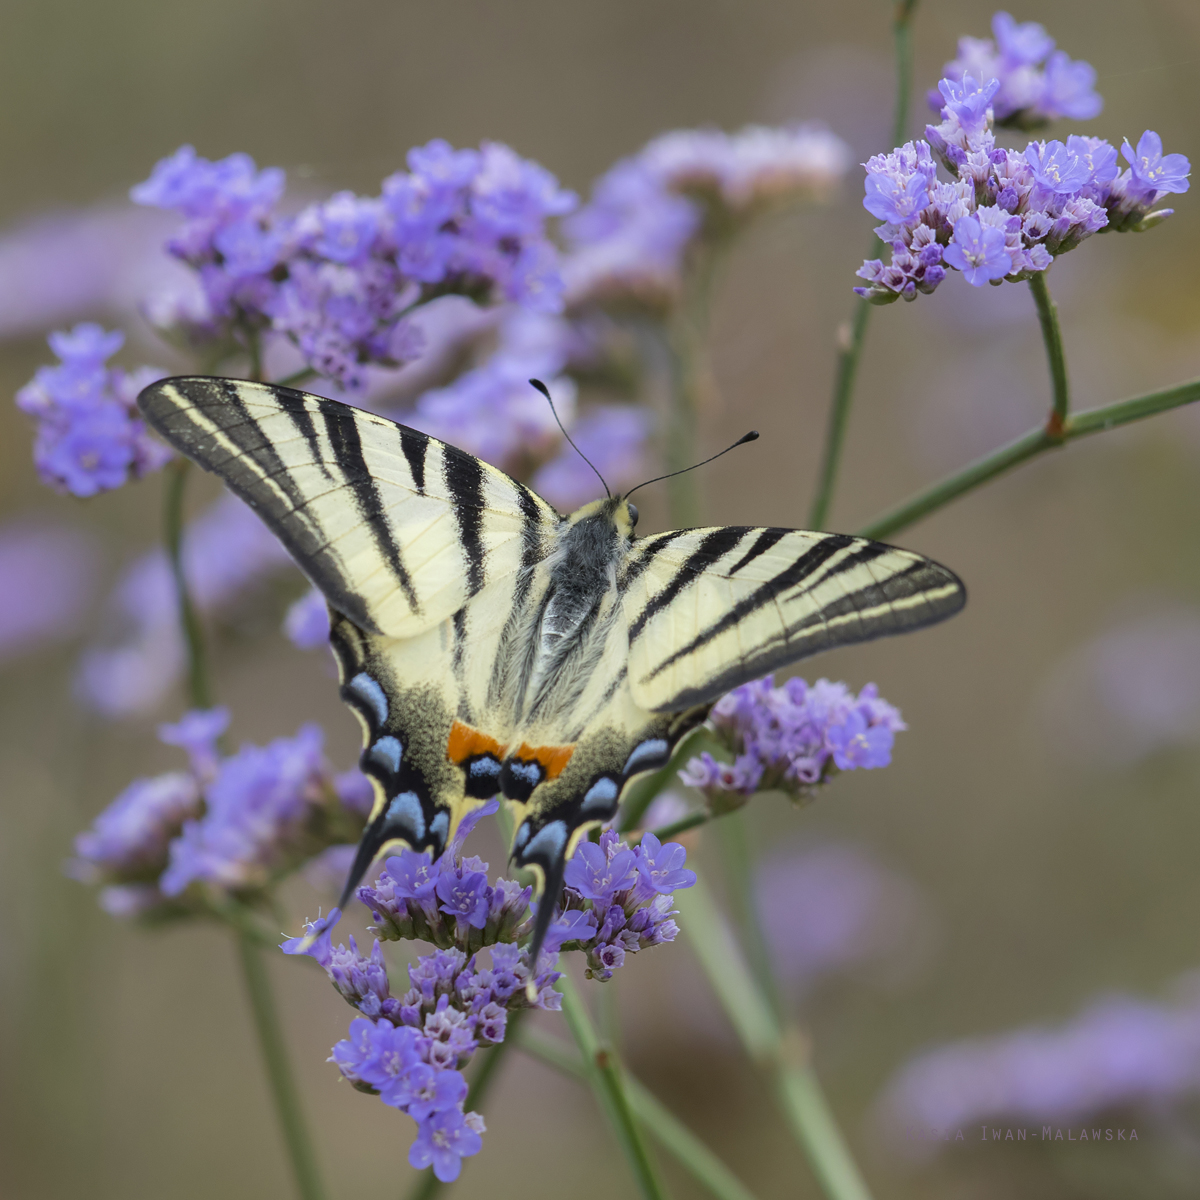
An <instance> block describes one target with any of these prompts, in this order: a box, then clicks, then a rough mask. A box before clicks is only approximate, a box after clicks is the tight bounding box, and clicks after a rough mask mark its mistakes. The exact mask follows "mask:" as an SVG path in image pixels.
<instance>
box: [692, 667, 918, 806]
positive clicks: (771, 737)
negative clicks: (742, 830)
mask: <svg viewBox="0 0 1200 1200" xmlns="http://www.w3.org/2000/svg"><path fill="white" fill-rule="evenodd" d="M709 720H710V723H711V726H712V728H713V731H714V732H715V733H716V734H717V736H718V737H720V738H721V740H722V742H723V743H724V744H725V746H726V748H727V749H728V751H729V752H730V753H731V754H732V755H734V756H735V761H734V762H733V763H732V764H730V763H724V762H719V761H718V760H716V759H715V758H714V757H713V756H712V755H711V754H709V753H708V752H707V751H705V752H704V753H703V754H701V755H700V756H699V757H697V758H693V759H691V760H690V761H689V762H688V763H687V765H686V767H685V768H684V769H683V770H682V771H681V772H680V779H681V780H682V781H683V782H684V783H686V784H688V785H689V786H691V787H696V788H699V789H700V790H701V791H703V792H704V793H705V795H706V796H707V797H708V800H709V803H710V804H717V805H725V806H727V805H728V804H730V803H736V802H738V801H737V797H745V796H749V795H751V794H752V793H753V792H755V791H759V790H761V791H768V790H771V789H773V788H778V789H781V790H783V791H786V792H789V793H791V794H793V795H802V794H804V793H806V792H808V791H809V790H810V789H811V788H813V787H814V786H815V785H817V784H819V783H823V782H826V781H827V780H828V779H829V777H830V775H831V774H832V773H833V772H834V771H835V770H853V769H855V768H856V767H864V768H868V769H869V768H872V767H882V766H886V765H887V764H888V762H890V761H891V746H892V738H893V735H894V734H896V733H898V732H900V731H901V730H903V729H904V728H905V725H904V722H903V721H902V720H901V719H900V713H899V711H898V710H897V709H896V708H894V707H893V706H892V705H891V704H889V703H888V702H887V701H886V700H883V699H881V698H880V696H879V692H878V689H877V688H876V687H875V685H874V684H868V685H867V686H866V687H864V688H863V690H862V691H861V692H860V693H859V694H858V695H857V696H855V695H854V694H853V693H852V692H851V691H850V690H849V689H848V688H847V687H846V685H845V684H844V683H830V681H829V680H827V679H819V680H818V681H817V682H816V683H814V684H812V685H811V686H809V685H808V684H807V683H805V681H804V680H803V679H799V678H792V679H789V680H787V681H786V682H785V683H784V684H783V685H782V686H780V687H774V686H773V685H772V680H771V678H770V677H769V676H768V677H767V678H766V679H760V680H756V681H755V682H754V683H747V684H744V685H743V686H742V687H739V688H735V689H734V690H733V691H732V692H729V693H728V694H727V695H725V696H722V697H721V699H720V700H718V701H717V703H716V704H715V705H713V709H712V713H711V715H710V718H709Z"/></svg>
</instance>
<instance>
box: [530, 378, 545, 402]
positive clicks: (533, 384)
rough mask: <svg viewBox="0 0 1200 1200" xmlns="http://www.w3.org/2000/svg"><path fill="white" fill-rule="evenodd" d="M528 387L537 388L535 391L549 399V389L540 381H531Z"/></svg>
mask: <svg viewBox="0 0 1200 1200" xmlns="http://www.w3.org/2000/svg"><path fill="white" fill-rule="evenodd" d="M529 386H530V387H535V388H537V390H538V391H539V392H541V393H542V395H543V396H545V397H546V398H547V399H549V397H550V389H549V388H548V387H547V386H546V385H545V384H544V383H543V382H542V381H541V380H540V379H531V380H530V381H529Z"/></svg>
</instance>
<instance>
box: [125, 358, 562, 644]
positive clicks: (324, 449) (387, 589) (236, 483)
mask: <svg viewBox="0 0 1200 1200" xmlns="http://www.w3.org/2000/svg"><path fill="white" fill-rule="evenodd" d="M138 404H139V407H140V408H141V410H142V412H143V413H144V414H145V417H146V420H147V421H148V422H149V423H150V425H151V426H152V427H153V428H154V429H156V430H157V431H158V432H159V433H160V434H162V436H163V437H164V438H166V440H167V441H168V442H170V443H171V445H172V446H174V447H175V448H176V449H178V450H180V451H181V452H182V453H184V454H186V455H187V456H188V457H189V458H191V459H193V460H195V461H196V462H198V463H199V464H200V465H201V466H202V467H204V468H205V469H207V470H209V471H213V472H215V473H216V474H217V475H220V476H221V478H222V479H223V480H224V481H225V483H226V484H227V485H228V486H229V488H230V489H231V490H232V491H234V492H235V493H237V495H239V496H240V497H241V498H242V499H243V500H245V501H246V502H247V503H248V504H249V505H250V506H251V507H252V508H254V509H255V511H256V512H258V514H259V516H261V517H262V519H263V520H264V521H265V522H266V524H267V525H268V526H269V527H270V528H271V530H272V531H273V532H274V533H275V534H276V535H277V536H278V537H279V539H280V540H281V541H282V542H283V544H284V545H285V546H286V547H287V548H288V550H289V551H290V552H291V553H292V556H293V557H294V558H295V559H296V562H297V563H298V564H299V566H300V568H301V570H303V571H304V572H305V574H307V575H308V577H309V578H310V579H311V580H312V581H313V582H314V583H315V584H316V585H317V587H319V588H320V589H321V591H322V592H323V593H324V594H325V597H326V599H327V600H328V601H329V603H330V605H331V606H332V607H333V608H334V609H336V610H337V611H338V612H340V613H342V614H344V615H345V616H347V617H349V618H350V619H351V620H352V621H353V622H354V623H355V624H356V625H358V626H359V627H360V628H361V629H364V630H367V631H369V632H372V633H378V634H385V635H387V636H389V637H396V638H403V637H414V636H416V635H417V634H419V633H422V632H424V631H425V630H427V629H430V628H432V627H434V626H436V625H438V624H439V623H440V622H442V621H444V620H445V619H446V618H447V617H450V616H452V615H453V614H454V613H455V612H457V611H458V610H459V609H461V608H462V606H463V605H464V604H465V603H466V602H467V601H468V600H470V599H471V597H472V596H475V595H477V594H478V593H479V592H480V591H481V590H482V589H483V588H484V586H485V585H487V584H488V583H490V582H492V581H494V580H496V579H499V578H502V577H504V576H506V575H509V574H514V573H516V572H518V571H520V570H521V569H522V568H525V567H529V566H531V565H532V564H534V563H536V562H537V561H538V560H539V559H540V558H541V557H542V555H543V553H544V547H545V543H546V539H547V538H548V537H549V535H550V532H551V531H552V530H553V529H554V527H555V526H556V525H557V523H558V521H559V516H558V514H557V513H556V512H555V511H554V509H552V508H551V507H550V505H548V504H547V503H546V502H545V501H544V500H541V499H540V498H538V497H537V496H536V495H534V493H533V492H531V491H530V490H529V489H528V488H526V487H525V486H524V485H522V484H520V483H517V482H516V481H515V480H513V479H510V478H509V477H508V476H507V475H505V474H504V473H503V472H501V471H497V470H496V469H495V468H493V467H489V466H488V465H487V464H486V463H484V462H481V461H480V460H479V459H477V458H474V457H473V456H472V455H470V454H464V453H463V452H462V451H461V450H456V449H455V448H454V447H452V446H447V445H445V444H444V443H442V442H439V441H437V440H436V439H434V438H431V437H429V436H428V435H426V434H424V433H420V432H419V431H417V430H415V429H409V428H407V427H406V426H404V425H398V424H396V422H394V421H389V420H386V419H385V418H383V417H377V416H375V415H373V414H372V413H368V412H364V411H362V410H361V409H357V408H352V407H350V406H349V405H346V404H340V403H338V402H337V401H335V400H326V399H323V398H322V397H320V396H311V395H308V394H307V393H305V392H298V391H294V390H292V389H291V388H284V387H278V386H275V385H272V384H265V383H248V382H242V381H239V380H231V379H210V378H202V377H197V378H179V379H165V380H162V381H161V382H159V383H154V384H151V385H150V387H148V388H147V389H146V390H145V391H144V392H142V394H141V396H139V398H138Z"/></svg>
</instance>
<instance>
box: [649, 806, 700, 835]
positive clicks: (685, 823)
mask: <svg viewBox="0 0 1200 1200" xmlns="http://www.w3.org/2000/svg"><path fill="white" fill-rule="evenodd" d="M712 819H713V814H712V813H710V812H707V811H703V812H694V813H688V815H687V816H686V817H680V818H679V820H678V821H672V822H671V823H670V824H669V825H663V826H661V827H660V828H658V829H652V830H651V831H650V832H651V833H652V834H654V836H655V837H656V838H658V840H659V841H660V842H661V841H665V840H666V839H667V838H673V837H675V836H676V835H677V834H680V833H687V831H688V830H689V829H696V828H698V827H699V826H701V825H707V824H708V823H709V821H711V820H712Z"/></svg>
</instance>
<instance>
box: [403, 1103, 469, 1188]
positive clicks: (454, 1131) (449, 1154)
mask: <svg viewBox="0 0 1200 1200" xmlns="http://www.w3.org/2000/svg"><path fill="white" fill-rule="evenodd" d="M472 1115H474V1114H472ZM481 1126H482V1123H481V1122H480V1123H472V1122H471V1121H470V1120H469V1119H468V1117H466V1116H464V1114H463V1113H462V1111H461V1110H460V1109H450V1110H447V1111H445V1112H438V1113H434V1115H433V1116H431V1117H428V1118H426V1119H425V1120H424V1121H422V1122H421V1123H420V1125H419V1126H418V1132H417V1140H416V1141H415V1142H413V1144H412V1146H411V1148H410V1149H409V1152H408V1161H409V1164H410V1165H411V1166H414V1167H416V1168H417V1169H418V1170H419V1169H421V1168H423V1167H428V1166H432V1167H433V1173H434V1175H435V1176H437V1178H438V1179H440V1180H441V1181H442V1183H452V1182H453V1181H454V1180H455V1179H457V1178H458V1175H459V1172H460V1171H461V1170H462V1160H463V1159H464V1158H469V1157H470V1156H471V1155H472V1154H478V1153H479V1151H480V1150H482V1149H483V1141H482V1139H481V1138H480V1136H479V1133H480V1132H481Z"/></svg>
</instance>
